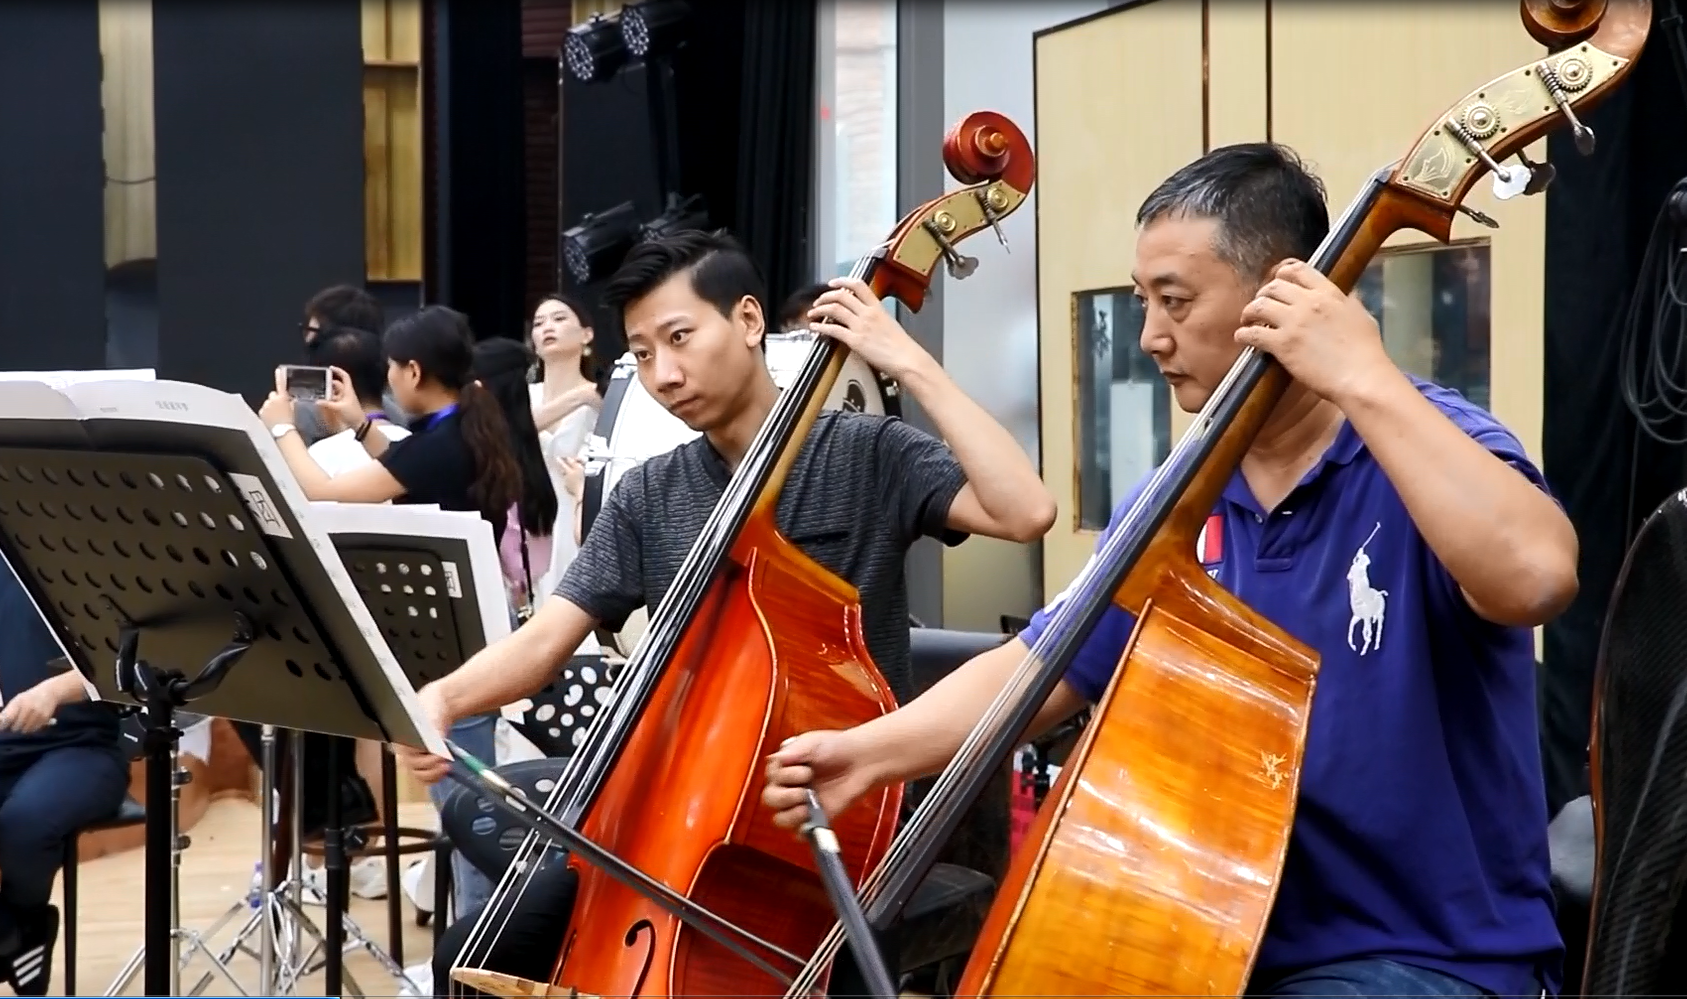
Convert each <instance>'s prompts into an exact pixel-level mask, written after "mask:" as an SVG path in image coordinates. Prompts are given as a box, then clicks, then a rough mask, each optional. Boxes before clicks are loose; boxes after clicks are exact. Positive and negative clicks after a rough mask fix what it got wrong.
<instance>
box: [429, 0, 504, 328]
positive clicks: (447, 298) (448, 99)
mask: <svg viewBox="0 0 1687 999" xmlns="http://www.w3.org/2000/svg"><path fill="white" fill-rule="evenodd" d="M430 27H431V29H432V33H431V36H430V38H429V42H430V44H431V45H432V51H431V52H430V55H429V67H430V69H431V70H432V72H433V75H434V85H433V90H432V94H431V97H432V98H433V100H434V101H435V104H434V109H433V114H432V115H431V116H430V119H429V121H430V124H431V125H432V131H433V136H432V139H431V141H430V143H429V145H430V147H431V149H432V151H433V154H434V156H435V160H434V164H433V176H434V183H435V187H434V193H435V197H436V201H435V204H434V211H435V213H436V218H435V220H434V226H433V231H432V236H433V239H432V241H431V243H430V246H429V251H428V252H429V255H430V256H432V257H433V258H434V259H433V261H432V264H433V266H432V267H430V268H429V273H430V274H431V275H432V278H433V283H432V284H431V286H429V287H428V288H426V289H425V290H424V294H425V295H426V297H427V300H428V301H429V302H436V303H439V304H442V305H449V306H451V307H452V308H454V309H456V310H458V311H459V312H462V313H464V314H465V315H467V316H468V317H469V322H470V323H471V324H472V325H473V327H474V330H475V333H476V335H478V336H482V337H485V336H492V335H496V334H503V335H507V336H521V335H522V334H523V331H524V330H526V328H527V302H526V301H525V300H526V297H527V292H526V277H525V272H526V267H527V237H526V232H525V227H524V220H525V215H526V213H525V208H526V205H525V196H526V195H525V189H524V186H523V185H524V179H523V178H524V173H525V166H524V164H523V155H524V149H525V139H524V135H523V129H522V69H521V59H522V56H521V0H436V3H435V4H434V6H433V10H432V18H431V23H430Z"/></svg>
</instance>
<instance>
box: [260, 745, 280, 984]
mask: <svg viewBox="0 0 1687 999" xmlns="http://www.w3.org/2000/svg"><path fill="white" fill-rule="evenodd" d="M261 732H262V733H263V734H262V737H261V738H262V740H263V743H262V745H263V753H262V754H261V755H262V759H261V761H260V764H261V765H260V767H259V769H260V770H261V771H262V773H261V776H260V778H259V782H258V801H259V807H260V808H261V809H262V814H263V843H264V848H263V852H262V854H261V855H260V856H259V858H258V864H259V867H258V870H259V872H260V876H259V880H260V881H261V882H262V885H263V895H262V896H261V897H260V900H259V903H258V908H259V916H260V917H261V922H262V928H261V929H260V930H259V936H258V988H259V990H260V991H262V992H264V993H269V992H271V991H272V990H273V989H274V988H275V937H276V926H275V923H276V918H275V900H274V899H273V898H272V897H271V895H272V894H273V893H274V892H275V819H276V815H275V763H276V760H275V726H274V725H265V726H263V728H262V729H261Z"/></svg>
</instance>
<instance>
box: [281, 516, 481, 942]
mask: <svg viewBox="0 0 1687 999" xmlns="http://www.w3.org/2000/svg"><path fill="white" fill-rule="evenodd" d="M311 519H312V521H313V522H315V523H316V524H317V525H318V526H319V527H321V528H322V529H323V530H324V531H325V532H326V533H327V534H328V536H329V537H330V539H331V540H332V541H333V544H334V547H335V548H336V549H337V550H338V551H339V554H340V561H341V562H342V563H343V564H344V565H345V567H346V570H347V571H348V572H349V573H350V575H351V579H352V583H353V585H354V586H356V588H357V592H358V595H359V596H361V597H362V598H363V603H364V605H365V606H366V607H367V608H368V609H369V613H370V616H371V617H373V618H374V620H375V624H376V627H377V628H379V629H380V632H381V635H382V637H383V638H384V639H385V640H386V645H387V648H388V649H390V650H391V651H392V654H393V657H394V658H395V659H396V660H397V662H398V665H399V668H400V669H401V670H402V671H403V672H404V675H405V678H406V679H408V680H409V681H410V683H411V685H412V686H413V687H414V688H415V689H417V690H420V689H421V688H422V687H424V686H426V685H427V684H429V683H432V682H433V681H435V680H437V679H439V678H441V677H443V676H445V675H446V674H447V673H450V672H451V671H453V670H455V669H456V668H457V667H458V666H461V665H462V664H463V662H464V660H465V659H467V658H468V657H469V656H470V655H473V654H474V653H475V652H478V651H480V650H481V649H483V648H485V647H486V646H487V645H489V644H491V643H492V642H495V641H497V640H498V639H500V638H503V637H505V636H506V635H508V634H509V611H508V602H507V600H506V598H505V596H504V591H503V582H502V578H503V577H502V575H501V570H500V568H499V563H498V551H497V548H496V547H495V546H494V544H493V541H492V528H491V525H489V524H487V523H486V521H484V520H482V519H481V518H480V516H479V515H478V514H469V513H456V512H447V511H443V510H440V509H438V508H437V507H417V506H375V505H370V504H350V503H313V504H311ZM343 765H344V761H343V760H342V759H341V754H340V752H339V750H338V748H337V747H333V746H331V747H330V749H329V753H328V761H327V770H328V774H327V779H328V781H329V786H330V787H338V786H339V781H340V777H341V774H342V772H343V771H342V769H341V768H342V766H343ZM328 802H329V803H328V812H327V816H326V822H325V823H324V828H323V840H322V847H323V869H324V871H325V872H326V874H327V882H328V884H327V888H328V905H327V916H326V924H325V926H324V927H323V930H324V936H325V938H326V944H325V948H326V950H327V952H328V955H329V957H330V959H333V957H334V956H335V955H337V954H338V952H339V951H338V949H337V948H339V947H341V946H343V943H344V940H345V929H344V917H343V912H342V910H341V908H340V899H342V898H344V897H345V893H346V891H347V889H348V887H349V886H348V882H347V879H348V878H349V875H350V871H349V869H348V867H347V864H346V858H345V849H344V845H345V829H344V828H343V823H342V820H341V812H340V801H339V796H337V795H330V796H329V799H328ZM444 904H445V903H444V901H443V900H435V905H436V906H443V905H444ZM442 911H443V910H442ZM399 971H400V973H401V974H402V972H403V969H402V968H400V969H399Z"/></svg>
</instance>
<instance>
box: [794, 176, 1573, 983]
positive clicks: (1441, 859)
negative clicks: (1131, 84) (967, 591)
mask: <svg viewBox="0 0 1687 999" xmlns="http://www.w3.org/2000/svg"><path fill="white" fill-rule="evenodd" d="M1137 222H1138V226H1139V228H1140V233H1139V236H1138V241H1137V252H1136V268H1135V273H1134V275H1133V283H1134V284H1135V286H1136V289H1137V293H1138V294H1139V295H1140V296H1141V297H1142V299H1143V301H1144V305H1145V315H1146V319H1145V322H1144V327H1143V333H1142V348H1143V350H1144V351H1146V352H1147V353H1148V354H1149V355H1150V356H1151V357H1152V358H1153V359H1154V360H1155V362H1156V364H1157V365H1158V366H1159V368H1160V371H1161V372H1162V374H1163V375H1164V376H1165V378H1166V380H1167V381H1168V383H1169V384H1170V385H1171V387H1172V390H1173V392H1174V393H1175V394H1176V397H1177V401H1178V404H1179V406H1180V407H1181V408H1183V409H1185V410H1187V411H1190V412H1194V411H1196V410H1198V409H1199V408H1200V407H1201V405H1202V404H1203V403H1205V402H1206V401H1207V399H1208V398H1209V396H1210V395H1211V393H1212V392H1213V390H1214V388H1215V387H1216V386H1217V385H1218V384H1219V382H1220V380H1221V379H1222V378H1223V376H1224V374H1225V372H1226V371H1227V370H1228V369H1229V367H1230V365H1231V364H1232V362H1234V360H1235V359H1236V357H1237V355H1238V353H1239V352H1240V350H1241V348H1242V346H1243V345H1245V344H1246V345H1253V346H1256V347H1258V348H1260V349H1262V350H1265V351H1267V352H1269V353H1271V354H1272V355H1273V356H1274V357H1276V358H1277V359H1278V360H1279V361H1280V362H1281V363H1282V364H1283V366H1284V368H1286V369H1287V370H1288V372H1289V373H1290V374H1291V375H1292V376H1293V379H1294V382H1293V384H1292V385H1291V387H1290V389H1289V391H1288V392H1287V394H1286V395H1285V396H1284V398H1283V401H1282V402H1281V403H1280V404H1279V406H1278V408H1277V410H1276V411H1275V413H1274V414H1273V416H1272V418H1271V420H1270V421H1269V423H1268V425H1267V426H1266V428H1265V430H1264V431H1263V432H1262V433H1261V434H1260V436H1259V439H1258V440H1257V441H1256V442H1255V444H1254V445H1253V447H1252V448H1251V449H1250V450H1249V452H1248V453H1247V455H1246V457H1244V459H1243V461H1242V464H1241V468H1240V469H1239V470H1238V472H1237V473H1236V475H1235V476H1234V477H1233V478H1232V480H1231V481H1230V483H1229V485H1228V487H1227V488H1226V489H1225V491H1224V494H1223V496H1222V498H1221V499H1220V501H1219V503H1218V506H1217V508H1216V509H1215V510H1214V511H1213V513H1212V516H1211V517H1209V519H1208V521H1207V524H1206V529H1205V530H1204V531H1203V532H1202V537H1201V539H1200V540H1199V542H1198V545H1197V547H1198V557H1199V558H1200V559H1201V561H1202V562H1203V563H1204V564H1205V565H1206V567H1207V570H1208V572H1209V573H1211V574H1212V575H1213V576H1214V577H1215V578H1216V579H1217V580H1218V581H1219V582H1220V583H1221V584H1223V585H1224V586H1225V587H1226V588H1227V589H1229V590H1230V591H1231V592H1233V593H1235V594H1236V595H1237V596H1238V597H1240V598H1241V599H1242V600H1243V601H1245V602H1247V603H1248V604H1249V605H1250V606H1252V607H1253V608H1254V609H1256V610H1258V611H1259V612H1260V613H1261V614H1263V615H1264V616H1265V617H1267V618H1269V619H1270V620H1272V621H1275V622H1277V623H1278V624H1279V625H1280V626H1281V627H1283V628H1285V629H1286V630H1288V631H1289V632H1290V633H1291V634H1293V635H1295V636H1297V637H1298V638H1300V639H1301V640H1303V641H1305V642H1306V643H1307V644H1308V645H1310V646H1312V647H1313V648H1314V649H1316V650H1317V651H1318V652H1319V654H1320V656H1321V658H1322V666H1321V669H1320V673H1319V680H1318V689H1317V695H1316V700H1315V702H1314V706H1313V712H1312V718H1311V729H1310V732H1309V735H1308V738H1307V746H1306V758H1305V762H1304V766H1303V768H1302V772H1301V785H1300V786H1301V792H1300V800H1299V806H1298V811H1297V814H1296V818H1295V825H1294V832H1293V836H1292V839H1291V843H1290V848H1289V855H1288V860H1287V863H1286V866H1285V869H1284V872H1283V878H1282V884H1281V888H1280V891H1279V894H1278V896H1277V901H1276V906H1275V908H1274V910H1273V913H1272V917H1271V920H1270V924H1269V926H1268V928H1267V931H1266V936H1265V941H1264V944H1263V947H1262V949H1261V953H1260V955H1259V960H1258V962H1257V964H1256V969H1255V973H1254V977H1253V981H1252V982H1251V983H1250V986H1249V992H1250V994H1254V995H1261V996H1312V995H1321V996H1330V995H1373V996H1374V995H1380V996H1395V995H1413V996H1424V995H1436V996H1481V995H1486V994H1495V995H1528V996H1537V995H1540V994H1541V992H1542V990H1543V989H1545V990H1547V991H1550V992H1554V993H1556V991H1557V988H1558V984H1559V983H1558V978H1559V967H1560V962H1561V958H1562V950H1563V947H1562V944H1561V942H1560V940H1559V936H1558V932H1557V929H1556V926H1555V925H1554V922H1553V912H1552V897H1551V891H1550V888H1549V887H1548V873H1549V871H1548V856H1547V840H1546V824H1547V815H1546V802H1545V792H1544V788H1543V781H1542V776H1541V763H1540V749H1539V743H1538V741H1537V735H1536V721H1535V699H1534V697H1535V695H1534V690H1535V681H1534V676H1533V673H1534V642H1533V638H1532V634H1531V631H1530V629H1531V628H1532V627H1533V626H1535V625H1538V624H1541V623H1543V622H1545V621H1547V620H1549V619H1550V618H1552V617H1553V616H1554V615H1556V614H1557V613H1559V611H1561V610H1562V609H1563V608H1564V606H1565V605H1566V604H1568V603H1569V601H1570V599H1571V598H1572V597H1573V596H1574V594H1575V591H1576V568H1575V567H1576V556H1577V550H1576V538H1575V533H1574V531H1573V529H1572V528H1571V526H1570V523H1569V521H1568V519H1567V518H1566V517H1565V516H1564V513H1563V511H1562V510H1561V509H1560V508H1559V507H1558V505H1557V504H1556V503H1555V502H1554V501H1553V500H1552V498H1551V497H1550V496H1549V495H1548V494H1547V492H1546V487H1545V483H1544V482H1543V480H1542V478H1541V475H1540V473H1539V471H1537V470H1536V469H1535V467H1534V466H1533V465H1532V464H1531V463H1530V462H1529V459H1528V458H1527V456H1526V455H1525V454H1524V451H1523V448H1522V446H1521V445H1520V444H1519V443H1518V442H1517V440H1516V438H1515V437H1514V436H1512V434H1511V433H1509V432H1508V431H1507V430H1506V429H1505V428H1504V427H1502V426H1501V425H1500V424H1499V423H1498V422H1497V421H1495V420H1494V418H1493V417H1492V416H1490V415H1489V414H1487V413H1485V412H1483V411H1482V410H1481V409H1480V408H1478V407H1477V406H1475V405H1473V404H1471V403H1470V402H1468V401H1466V400H1465V399H1463V398H1462V397H1460V396H1459V395H1458V394H1457V393H1455V392H1452V391H1450V390H1447V389H1443V388H1439V387H1437V386H1434V385H1430V384H1428V383H1425V382H1422V381H1419V380H1417V379H1414V378H1411V377H1409V376H1407V375H1406V374H1404V373H1402V372H1401V371H1400V370H1399V369H1398V368H1396V367H1395V366H1394V364H1393V363H1392V362H1391V361H1390V360H1389V359H1388V357H1387V355H1386V353H1385V352H1384V350H1383V346H1382V340H1381V336H1380V334H1379V331H1378V329H1377V325H1376V322H1375V321H1374V320H1373V319H1372V318H1371V317H1370V315H1369V314H1368V313H1366V311H1365V310H1364V308H1363V306H1362V305H1360V303H1359V302H1358V301H1357V300H1355V299H1353V298H1351V297H1349V296H1347V295H1344V294H1342V293H1341V291H1340V290H1339V289H1338V288H1336V287H1335V285H1333V284H1332V283H1331V282H1330V281H1329V280H1327V279H1326V278H1325V277H1323V276H1322V275H1320V274H1318V273H1317V272H1316V271H1315V270H1313V269H1312V268H1310V267H1308V266H1307V265H1305V264H1304V263H1300V262H1298V261H1301V260H1305V259H1307V258H1309V257H1310V256H1311V255H1312V253H1313V251H1314V250H1315V249H1316V247H1317V246H1318V244H1319V242H1320V241H1321V240H1322V239H1323V238H1324V235H1325V233H1326V232H1327V230H1328V228H1329V222H1328V215H1327V213H1326V209H1325V207H1324V191H1323V186H1322V184H1321V183H1320V182H1319V181H1318V180H1317V179H1316V178H1315V177H1313V176H1312V175H1311V174H1310V173H1308V172H1307V171H1306V170H1305V168H1304V167H1303V166H1302V165H1301V164H1300V162H1299V161H1298V159H1296V158H1295V156H1294V154H1293V153H1291V152H1289V151H1288V150H1286V149H1283V148H1282V147H1280V146H1274V145H1270V144H1263V143H1256V144H1247V145H1241V146H1230V147H1225V148H1221V149H1216V150H1214V151H1212V152H1211V153H1209V154H1207V155H1206V156H1203V157H1202V158H1201V159H1200V160H1197V161H1196V162H1195V163H1192V164H1190V165H1189V166H1187V167H1185V168H1183V169H1182V170H1180V171H1178V172H1177V173H1176V174H1175V175H1173V176H1172V177H1171V178H1170V179H1168V180H1167V181H1166V182H1165V183H1164V184H1163V185H1162V186H1161V187H1160V188H1159V189H1158V190H1156V191H1155V192H1154V193H1153V194H1152V195H1150V196H1149V198H1148V199H1147V201H1146V202H1144V204H1143V205H1142V207H1141V209H1140V211H1139V212H1138V216H1137ZM1144 485H1145V482H1144V483H1139V484H1138V486H1137V488H1136V490H1134V491H1133V492H1132V494H1131V495H1130V496H1127V497H1126V498H1125V500H1124V502H1123V503H1121V504H1120V505H1119V507H1118V509H1117V511H1116V512H1115V514H1114V517H1113V523H1112V524H1111V525H1110V526H1109V533H1110V532H1111V531H1112V530H1113V529H1115V528H1116V527H1117V526H1118V524H1119V522H1120V521H1121V520H1122V519H1123V518H1124V517H1125V515H1126V514H1127V513H1128V511H1129V509H1130V506H1131V504H1132V502H1133V501H1134V500H1135V498H1136V495H1137V493H1138V492H1140V490H1141V489H1142V488H1143V486H1144ZM1105 542H1106V535H1105V534H1104V535H1103V538H1102V543H1103V544H1105ZM1063 596H1064V595H1063ZM1063 596H1062V597H1056V598H1055V600H1054V601H1053V603H1051V604H1050V606H1049V607H1047V608H1045V609H1044V610H1042V611H1041V612H1039V613H1038V614H1037V615H1035V616H1034V618H1033V619H1032V622H1031V625H1030V627H1029V628H1028V629H1026V631H1025V632H1024V633H1022V634H1021V635H1020V636H1019V637H1018V638H1017V639H1016V640H1014V641H1010V642H1008V643H1007V644H1006V645H1004V646H1003V647H1002V648H1001V649H998V650H995V651H992V652H989V653H986V654H985V655H983V656H980V657H979V658H977V659H975V660H973V661H972V662H970V663H968V664H967V665H966V666H964V667H962V668H961V669H960V670H957V671H956V672H955V673H954V674H951V675H950V676H949V677H947V678H945V679H944V680H943V681H942V682H940V683H938V684H937V685H935V686H934V687H933V688H932V689H931V690H930V691H929V692H928V693H927V694H926V695H925V696H923V697H921V698H919V699H917V700H915V701H913V702H912V703H910V704H909V705H908V706H906V707H904V708H902V709H901V710H899V711H896V712H894V713H892V714H891V715H888V716H885V717H883V718H879V719H875V720H874V721H872V722H869V723H867V724H865V725H862V726H861V727H859V728H856V729H852V730H849V731H847V732H811V733H807V734H805V735H803V736H800V737H798V738H797V739H794V740H792V741H791V742H790V743H788V744H787V745H786V746H785V747H783V748H782V749H781V750H780V752H779V753H777V754H776V755H775V757H774V758H773V759H772V760H770V761H769V765H768V776H769V784H768V787H767V789H766V791H765V792H764V800H766V802H767V803H768V804H769V805H770V806H772V807H774V808H776V809H779V810H780V814H779V821H780V823H781V824H782V825H795V824H796V823H798V822H800V821H801V820H802V818H803V816H804V813H805V810H804V807H803V804H802V799H801V789H802V788H803V787H805V786H808V787H813V788H814V789H815V790H817V791H818V792H820V794H821V798H822V801H823V802H824V803H826V804H827V805H828V807H830V808H834V809H836V808H841V807H843V806H844V805H846V804H847V803H848V802H850V801H853V800H854V798H855V797H857V796H858V795H860V794H861V793H862V792H864V791H865V790H866V789H867V788H869V787H872V786H874V785H876V784H881V783H885V782H891V781H898V780H907V779H911V778H913V777H916V776H920V775H924V774H927V773H933V772H936V771H937V770H939V769H941V767H942V766H943V765H945V764H946V763H947V762H948V761H949V760H950V759H951V758H952V757H953V755H954V753H955V752H956V750H957V749H958V748H959V746H960V744H961V741H962V739H963V738H965V736H966V735H967V733H968V732H969V731H970V730H971V728H972V727H973V725H974V724H976V722H977V721H978V719H979V718H980V717H981V716H982V714H983V712H984V711H985V709H986V708H987V706H988V705H989V703H990V701H991V700H992V699H993V698H994V697H995V696H996V694H997V693H998V692H999V691H1000V690H1001V689H1002V686H1003V684H1004V683H1005V682H1006V680H1007V678H1008V676H1009V675H1010V674H1011V673H1012V672H1013V671H1014V670H1015V669H1016V668H1017V667H1018V665H1019V664H1020V662H1021V661H1022V659H1023V657H1025V656H1026V655H1027V653H1028V648H1029V646H1030V645H1031V644H1032V643H1034V642H1035V641H1036V640H1037V638H1038V636H1039V635H1041V634H1042V632H1043V630H1044V629H1045V628H1047V627H1048V625H1049V622H1050V620H1051V618H1052V616H1053V611H1054V610H1056V609H1057V608H1058V607H1059V605H1060V602H1061V600H1062V599H1063ZM1131 625H1132V620H1131V618H1130V617H1129V616H1128V615H1127V614H1125V613H1124V612H1122V611H1119V610H1117V609H1114V610H1112V611H1110V612H1109V614H1108V616H1107V617H1106V618H1105V619H1104V620H1103V622H1102V623H1101V625H1100V627H1098V628H1097V630H1096V631H1095V633H1094V634H1093V635H1092V636H1091V637H1090V638H1089V640H1088V641H1087V642H1086V644H1085V645H1084V647H1083V649H1082V651H1081V652H1080V654H1079V655H1078V657H1077V659H1076V661H1075V662H1074V663H1073V664H1072V666H1071V668H1070V670H1069V671H1068V673H1067V674H1066V677H1065V679H1064V681H1063V682H1062V683H1061V684H1060V686H1059V687H1058V688H1057V690H1056V692H1055V693H1054V695H1052V696H1051V697H1050V699H1049V701H1048V703H1047V704H1045V705H1044V707H1043V709H1042V711H1041V713H1040V714H1039V716H1038V719H1037V721H1036V723H1035V727H1034V729H1033V730H1034V731H1040V730H1042V729H1043V728H1046V727H1047V726H1049V725H1052V724H1055V723H1056V722H1058V721H1059V720H1061V719H1063V718H1066V717H1068V716H1070V715H1071V714H1073V713H1074V712H1076V711H1077V710H1079V709H1080V708H1081V707H1082V705H1083V704H1084V703H1085V702H1088V701H1093V700H1094V699H1096V698H1097V697H1099V696H1100V695H1101V694H1102V692H1103V690H1104V689H1105V688H1106V686H1107V683H1108V681H1109V679H1110V678H1111V676H1112V674H1113V671H1114V669H1115V667H1116V664H1117V662H1118V660H1119V658H1120V656H1121V654H1122V652H1123V650H1124V647H1125V643H1126V641H1127V639H1128V637H1129V634H1130V629H1131Z"/></svg>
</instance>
